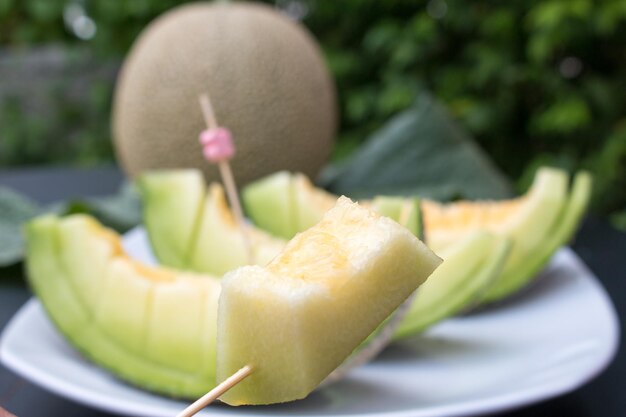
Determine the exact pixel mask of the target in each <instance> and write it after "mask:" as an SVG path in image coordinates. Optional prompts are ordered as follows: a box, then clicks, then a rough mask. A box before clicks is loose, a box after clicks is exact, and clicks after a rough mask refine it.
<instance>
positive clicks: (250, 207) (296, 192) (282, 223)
mask: <svg viewBox="0 0 626 417" xmlns="http://www.w3.org/2000/svg"><path fill="white" fill-rule="evenodd" d="M242 198H243V204H244V207H245V209H246V213H247V215H248V216H250V218H251V219H252V221H253V222H254V224H256V225H257V226H259V227H260V228H261V229H263V230H265V231H267V232H269V233H271V234H273V235H275V236H279V237H282V238H284V239H291V238H292V237H293V236H295V234H296V233H298V232H301V231H303V230H306V229H308V228H309V227H311V226H313V225H314V224H316V223H317V222H318V221H319V220H320V219H321V218H322V216H323V215H324V213H325V212H326V211H328V210H330V209H331V208H332V207H333V206H334V205H335V202H336V201H337V197H336V196H334V195H332V194H330V193H328V192H326V191H324V190H322V189H321V188H316V187H315V186H314V185H313V183H311V181H310V180H309V178H308V177H307V176H305V175H303V174H300V173H294V174H292V173H290V172H287V171H280V172H276V173H274V174H271V175H268V176H267V177H265V178H262V179H260V180H258V181H255V182H254V183H252V184H249V185H248V186H246V187H245V188H244V190H243V192H242Z"/></svg>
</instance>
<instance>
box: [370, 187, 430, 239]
mask: <svg viewBox="0 0 626 417" xmlns="http://www.w3.org/2000/svg"><path fill="white" fill-rule="evenodd" d="M363 204H364V205H369V206H370V207H371V208H372V209H373V210H374V211H375V212H377V213H380V214H382V215H383V216H387V217H389V218H391V219H393V220H395V221H397V222H398V223H400V224H401V225H402V226H404V227H406V228H407V229H409V231H410V232H411V233H413V234H414V235H415V236H417V237H418V238H419V239H422V236H423V234H424V233H423V227H422V210H421V208H420V199H419V198H405V197H389V196H378V197H375V198H374V199H373V200H372V201H371V202H364V203H363Z"/></svg>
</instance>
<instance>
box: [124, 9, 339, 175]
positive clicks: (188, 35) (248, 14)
mask: <svg viewBox="0 0 626 417" xmlns="http://www.w3.org/2000/svg"><path fill="white" fill-rule="evenodd" d="M203 92H207V93H209V95H210V97H211V101H212V102H213V107H214V108H215V112H216V116H217V119H218V121H219V123H220V125H223V126H226V127H228V128H229V129H230V130H231V131H232V132H233V137H234V141H235V146H236V147H237V154H236V155H235V157H234V159H233V161H232V164H233V170H234V173H235V176H236V178H237V180H238V181H239V182H240V183H241V184H242V185H243V184H245V183H247V182H249V181H252V180H254V179H255V178H258V177H261V176H264V175H267V174H269V173H272V172H275V171H278V170H292V171H303V172H305V173H306V174H308V175H309V176H315V175H316V174H317V172H318V171H319V169H320V168H321V167H322V165H323V164H324V163H325V162H326V160H327V158H328V156H329V154H330V151H331V148H332V144H333V139H334V136H335V133H336V125H337V105H336V94H335V88H334V84H333V82H332V80H331V77H330V76H329V74H328V71H327V69H326V67H325V63H324V60H323V58H322V56H321V53H320V51H319V49H318V47H317V45H316V43H315V41H314V40H313V38H312V37H311V36H310V35H309V34H308V32H307V31H306V30H305V29H304V28H303V27H302V26H301V25H299V24H297V23H295V22H293V21H291V20H290V19H289V18H288V17H287V16H284V15H283V14H281V13H280V12H278V11H276V10H275V9H273V8H271V7H269V6H265V5H261V4H253V3H222V2H218V3H193V4H188V5H184V6H181V7H177V8H175V9H173V10H171V11H169V12H168V13H166V14H164V15H163V16H161V17H160V18H158V19H157V20H155V21H154V22H153V23H151V24H150V25H149V26H148V27H147V28H146V29H145V31H144V32H143V33H142V34H141V36H140V37H139V39H138V40H137V41H136V43H135V45H134V46H133V48H132V50H131V52H130V53H129V55H128V58H127V59H126V62H125V63H124V65H123V68H122V71H121V73H120V77H119V81H118V85H117V90H116V93H115V99H114V108H113V132H114V140H115V147H116V152H117V155H118V159H119V161H120V163H121V165H122V167H123V168H124V169H125V171H126V172H127V174H129V175H130V176H136V175H137V174H139V173H140V172H142V171H145V170H149V169H156V168H183V167H187V168H199V169H202V171H203V172H204V174H205V177H206V178H207V180H209V181H210V180H215V179H217V178H218V171H217V169H216V167H215V166H213V165H211V164H208V163H207V162H205V161H204V160H203V158H202V153H201V148H200V145H199V143H198V134H199V133H200V131H201V130H202V129H205V128H206V126H205V124H204V120H203V117H202V112H201V109H200V106H199V104H198V96H199V95H200V94H201V93H203Z"/></svg>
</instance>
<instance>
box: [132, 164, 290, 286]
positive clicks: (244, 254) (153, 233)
mask: <svg viewBox="0 0 626 417" xmlns="http://www.w3.org/2000/svg"><path fill="white" fill-rule="evenodd" d="M138 184H139V189H140V190H141V194H142V198H143V205H144V226H145V228H146V231H147V233H148V236H149V238H150V243H151V245H152V248H153V250H154V253H155V255H156V257H157V259H158V260H159V263H161V264H162V265H166V266H170V267H174V268H177V269H183V270H190V271H195V272H200V273H209V274H213V275H222V274H224V273H225V272H226V271H229V270H231V269H233V268H236V267H238V266H242V265H247V264H250V263H252V264H259V265H264V264H266V263H267V262H269V261H270V260H271V259H272V258H273V257H274V256H275V255H276V254H277V253H278V252H279V251H280V250H281V249H282V247H284V245H285V244H286V241H284V240H281V239H278V238H274V237H272V236H271V235H269V234H268V233H266V232H264V231H262V230H259V229H257V228H256V227H254V226H253V225H248V227H247V234H248V237H249V238H250V242H251V254H252V258H250V256H249V251H248V247H247V245H246V243H245V241H244V237H243V234H242V233H241V230H240V229H239V224H238V223H237V222H236V221H235V219H234V216H233V214H232V212H231V210H230V208H229V206H228V203H227V201H226V197H225V194H224V191H223V189H222V187H221V185H219V184H218V183H214V184H211V185H209V189H208V191H207V190H206V187H205V185H204V179H203V176H202V173H201V172H200V171H197V170H170V171H154V172H149V173H146V174H143V175H142V176H141V177H140V179H139V182H138Z"/></svg>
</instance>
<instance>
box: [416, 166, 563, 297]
mask: <svg viewBox="0 0 626 417" xmlns="http://www.w3.org/2000/svg"><path fill="white" fill-rule="evenodd" d="M567 197H568V177H567V175H566V173H565V172H563V171H561V170H558V169H551V168H542V169H540V170H539V171H538V172H537V174H536V176H535V180H534V181H533V184H532V186H531V188H530V190H529V191H528V192H527V193H526V194H525V195H524V196H523V197H520V198H518V199H515V200H510V201H505V202H461V203H452V204H449V205H445V204H438V203H434V202H424V224H425V230H426V238H427V241H428V244H429V246H430V247H431V248H433V249H434V250H435V251H438V250H442V249H444V248H446V247H449V246H450V245H452V244H453V243H454V242H456V241H458V240H459V239H461V238H462V237H463V236H465V235H466V234H467V233H470V232H473V231H476V230H486V231H489V232H492V233H495V234H497V235H500V236H504V237H507V238H510V239H511V242H512V247H511V251H510V253H509V257H508V259H507V261H506V263H505V265H504V267H503V270H502V272H501V274H500V276H499V277H498V279H497V280H496V281H495V282H494V283H493V285H492V286H491V288H490V289H489V290H488V291H487V293H486V294H485V297H484V300H485V301H495V300H498V299H500V298H503V297H506V296H507V295H509V294H511V293H512V292H514V291H516V290H517V289H519V287H521V286H522V285H524V284H525V283H526V282H527V281H528V280H529V279H530V278H531V277H532V276H533V275H532V273H531V272H528V273H526V272H525V271H526V269H527V265H528V262H529V260H531V259H532V258H533V257H534V256H535V255H536V254H538V253H539V252H541V249H542V246H543V245H544V243H545V240H546V239H547V238H548V235H549V233H550V230H551V229H552V228H553V227H554V226H555V225H556V224H557V223H558V222H559V215H560V214H561V212H562V211H563V210H564V209H565V207H566V202H567ZM516 276H518V277H521V278H514V277H516ZM512 282H514V284H512Z"/></svg>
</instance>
